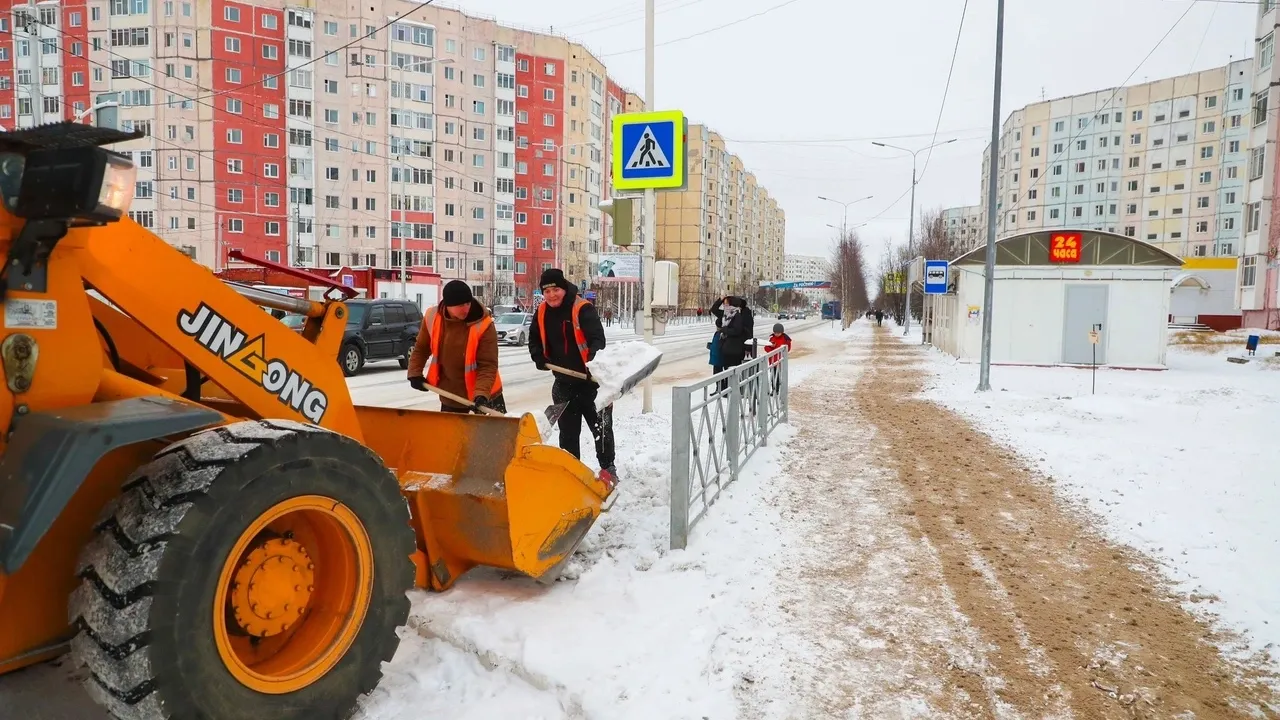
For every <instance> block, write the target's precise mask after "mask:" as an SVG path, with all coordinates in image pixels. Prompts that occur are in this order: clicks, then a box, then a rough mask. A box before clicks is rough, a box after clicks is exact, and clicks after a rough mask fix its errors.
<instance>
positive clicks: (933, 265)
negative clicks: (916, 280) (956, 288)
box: [920, 260, 951, 345]
mask: <svg viewBox="0 0 1280 720" xmlns="http://www.w3.org/2000/svg"><path fill="white" fill-rule="evenodd" d="M950 268H951V265H950V263H948V262H947V261H946V260H925V261H924V294H925V299H926V300H927V301H928V303H927V304H926V305H925V308H924V309H925V310H926V311H927V312H921V313H920V344H922V345H923V344H924V343H926V342H932V341H933V329H932V324H933V313H934V302H936V301H935V300H933V299H930V298H929V297H928V296H930V295H946V294H947V285H949V284H950V277H949V272H948V271H949V270H950ZM926 315H927V316H928V321H929V326H926V325H925V319H926Z"/></svg>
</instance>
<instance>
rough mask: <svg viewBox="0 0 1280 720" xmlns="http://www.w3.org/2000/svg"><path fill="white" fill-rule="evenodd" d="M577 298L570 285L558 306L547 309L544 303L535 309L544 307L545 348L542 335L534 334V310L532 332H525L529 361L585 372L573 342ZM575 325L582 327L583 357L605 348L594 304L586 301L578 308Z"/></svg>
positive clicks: (573, 286) (576, 346)
mask: <svg viewBox="0 0 1280 720" xmlns="http://www.w3.org/2000/svg"><path fill="white" fill-rule="evenodd" d="M577 297H578V288H577V286H576V285H573V284H570V285H569V290H568V291H567V292H565V294H564V302H562V303H560V307H551V306H550V305H547V304H546V303H545V302H544V303H542V305H541V306H539V310H541V308H542V307H545V308H546V317H545V318H544V319H543V321H544V322H545V324H546V328H547V341H546V345H545V346H544V345H543V342H542V335H541V333H539V332H538V316H537V314H536V311H535V314H534V316H533V318H534V319H533V328H532V330H533V331H532V332H530V333H529V357H531V358H533V362H534V364H537V365H542V364H544V363H551V364H552V365H559V366H560V367H562V368H566V369H568V370H577V371H578V372H586V371H587V366H586V365H585V364H583V362H582V356H581V355H579V354H578V344H577V343H576V342H575V341H574V339H573V303H574V300H576V299H577ZM578 325H579V326H580V327H581V328H582V334H583V335H586V336H587V348H588V351H587V358H588V359H592V358H595V356H596V353H597V352H599V351H601V350H603V349H604V346H605V342H604V325H602V324H601V323H600V314H599V313H598V312H597V311H596V306H595V305H592V304H591V303H590V302H588V303H587V304H586V305H583V306H582V310H581V311H579V312H578Z"/></svg>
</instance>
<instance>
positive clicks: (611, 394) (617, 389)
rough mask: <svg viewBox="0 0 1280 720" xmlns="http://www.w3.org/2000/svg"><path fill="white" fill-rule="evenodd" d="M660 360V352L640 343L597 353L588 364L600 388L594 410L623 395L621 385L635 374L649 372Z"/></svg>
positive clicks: (621, 345)
mask: <svg viewBox="0 0 1280 720" xmlns="http://www.w3.org/2000/svg"><path fill="white" fill-rule="evenodd" d="M661 359H662V351H661V350H659V349H658V348H656V347H654V346H653V345H648V344H646V343H643V342H624V343H619V344H617V345H610V346H608V347H606V348H605V349H603V350H601V351H600V352H598V353H596V356H595V358H593V359H592V360H591V362H589V363H587V369H588V370H589V371H590V372H591V377H592V379H593V380H595V382H596V385H597V386H599V388H600V389H599V392H598V393H597V394H596V410H603V409H605V408H606V407H608V406H609V405H611V404H612V403H614V402H615V401H617V400H618V399H619V398H621V397H622V395H623V385H624V384H625V383H626V381H627V380H629V379H631V378H632V377H634V376H635V375H636V374H638V373H642V372H643V371H645V370H649V371H650V372H652V369H653V368H656V367H657V366H658V362H659V361H660V360H661Z"/></svg>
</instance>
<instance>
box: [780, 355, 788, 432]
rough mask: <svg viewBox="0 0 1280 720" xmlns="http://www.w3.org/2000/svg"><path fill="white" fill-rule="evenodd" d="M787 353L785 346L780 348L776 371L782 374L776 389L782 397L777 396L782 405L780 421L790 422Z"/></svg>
mask: <svg viewBox="0 0 1280 720" xmlns="http://www.w3.org/2000/svg"><path fill="white" fill-rule="evenodd" d="M789 355H790V353H789V352H787V349H786V348H785V347H784V348H782V362H780V363H778V366H779V369H778V372H779V373H781V374H782V382H781V383H779V384H778V385H779V387H778V390H779V392H780V393H781V394H782V397H780V398H778V402H779V403H780V404H781V406H782V407H781V410H780V413H779V414H780V415H781V418H782V422H784V423H785V422H791V415H790V407H791V378H790V377H788V373H787V366H788V364H789V358H788V356H789Z"/></svg>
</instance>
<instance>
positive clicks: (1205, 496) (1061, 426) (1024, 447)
mask: <svg viewBox="0 0 1280 720" xmlns="http://www.w3.org/2000/svg"><path fill="white" fill-rule="evenodd" d="M913 329H914V328H913ZM918 338H919V336H918V335H917V336H916V337H915V338H914V339H913V338H910V337H908V338H904V341H905V342H915V343H918V342H919V339H918ZM1272 347H1274V346H1272ZM930 357H931V358H932V362H931V367H932V369H933V370H934V372H935V377H934V379H933V381H932V383H931V386H930V387H928V388H927V390H926V392H925V396H926V397H928V398H930V399H933V400H936V401H938V402H940V403H942V404H943V405H946V406H948V407H950V408H952V409H954V410H956V411H958V412H960V413H961V414H963V415H965V416H967V417H969V418H970V419H972V420H973V421H974V423H975V426H977V427H979V428H981V429H983V430H984V431H985V432H987V433H989V434H991V435H992V436H993V437H995V438H996V439H998V440H999V441H1001V442H1002V443H1003V444H1004V445H1006V446H1008V447H1010V448H1012V449H1014V450H1016V451H1018V452H1019V453H1020V454H1022V455H1023V456H1024V457H1026V458H1028V459H1029V460H1031V461H1032V462H1034V463H1037V464H1038V465H1039V469H1040V471H1041V472H1043V473H1044V474H1045V475H1046V476H1047V477H1049V478H1051V479H1052V480H1053V481H1054V482H1055V484H1056V488H1057V489H1058V491H1059V493H1060V494H1062V495H1063V496H1064V497H1066V498H1068V499H1069V500H1072V501H1075V502H1077V503H1079V504H1082V505H1085V506H1087V508H1088V510H1089V511H1091V513H1092V514H1094V515H1095V516H1097V517H1098V518H1099V519H1100V524H1101V527H1102V529H1103V530H1104V531H1105V532H1106V533H1107V534H1108V535H1110V536H1111V537H1112V538H1113V539H1115V540H1118V541H1119V542H1122V543H1126V544H1129V545H1131V546H1134V547H1136V548H1138V549H1140V550H1142V551H1144V552H1145V553H1146V554H1147V555H1148V556H1150V557H1152V558H1155V559H1156V561H1157V562H1158V563H1160V565H1161V566H1162V568H1163V570H1164V572H1165V574H1166V575H1167V576H1168V577H1169V578H1170V579H1171V580H1172V581H1174V582H1175V584H1176V585H1177V586H1178V588H1179V590H1180V591H1181V592H1183V593H1185V594H1186V597H1187V599H1188V600H1187V601H1188V603H1189V605H1188V606H1189V607H1191V608H1192V609H1193V610H1196V611H1201V612H1204V613H1206V614H1209V615H1214V616H1217V617H1218V618H1219V619H1220V620H1221V621H1222V622H1223V623H1224V625H1225V627H1226V628H1228V629H1233V630H1237V631H1241V632H1243V633H1244V634H1245V635H1246V637H1247V639H1248V648H1247V651H1249V652H1256V651H1259V650H1261V649H1263V648H1265V647H1266V646H1268V645H1271V646H1272V647H1273V648H1274V647H1276V646H1280V623H1278V622H1276V618H1280V565H1277V564H1276V563H1275V558H1276V557H1278V556H1280V523H1277V522H1276V521H1275V518H1276V508H1278V507H1280V482H1278V481H1277V480H1276V477H1275V468H1277V467H1280V444H1277V443H1276V441H1275V436H1276V429H1277V421H1276V408H1277V407H1280V373H1275V372H1259V371H1258V370H1257V369H1255V367H1254V366H1253V365H1235V364H1231V363H1227V362H1223V361H1222V357H1221V355H1220V354H1206V353H1204V352H1196V351H1194V350H1191V349H1186V350H1184V349H1181V348H1179V347H1178V346H1173V347H1171V348H1170V350H1169V353H1168V367H1169V369H1168V370H1166V371H1160V372H1153V371H1125V370H1111V369H1106V368H1101V369H1099V370H1098V374H1097V383H1098V385H1097V394H1091V392H1090V373H1089V371H1087V370H1077V369H1073V368H1032V367H1003V366H995V367H993V368H992V369H991V387H992V390H993V391H992V392H989V393H975V392H974V387H975V385H976V382H977V375H978V368H977V366H975V365H968V364H966V365H961V364H958V363H956V362H955V361H954V359H953V358H950V357H949V356H946V355H943V354H941V353H939V352H937V351H933V352H931V353H930ZM1259 364H1261V363H1259ZM1227 650H1233V648H1227ZM1234 650H1245V648H1234Z"/></svg>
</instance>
